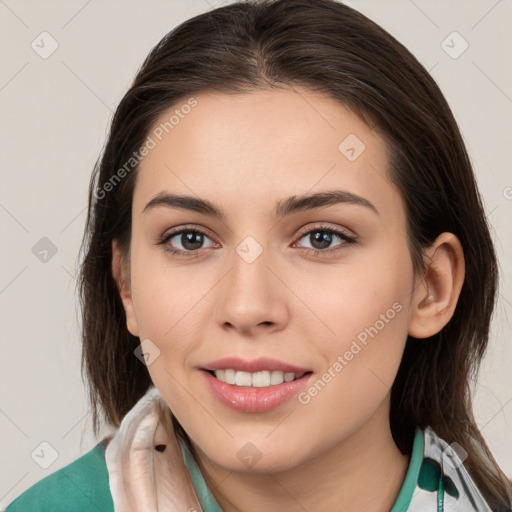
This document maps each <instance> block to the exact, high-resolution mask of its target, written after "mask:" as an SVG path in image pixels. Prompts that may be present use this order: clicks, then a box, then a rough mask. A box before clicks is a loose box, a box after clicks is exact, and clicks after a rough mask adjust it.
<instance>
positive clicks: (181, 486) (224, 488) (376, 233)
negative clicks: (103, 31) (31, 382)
mask: <svg viewBox="0 0 512 512" xmlns="http://www.w3.org/2000/svg"><path fill="white" fill-rule="evenodd" d="M82 248H83V261H82V266H81V274H80V292H81V300H82V308H83V309H82V310H83V347H84V351H83V364H84V368H85V370H86V372H87V374H88V376H89V379H90V389H91V403H92V405H93V408H94V426H95V432H96V433H97V432H98V425H99V416H100V413H103V414H104V417H105V419H106V421H107V423H108V424H110V425H112V426H114V427H115V431H114V432H113V434H112V436H109V437H108V438H106V439H104V440H103V441H102V442H101V443H99V444H98V445H97V446H96V447H95V448H94V449H93V450H91V451H90V452H89V453H87V454H86V455H84V456H83V457H81V458H80V459H78V460H77V461H75V462H73V463H72V464H71V465H69V466H67V467H65V468H63V469H61V470H59V471H57V472H56V473H55V474H54V475H50V477H48V478H47V479H45V481H42V482H39V483H38V484H36V486H34V487H33V488H31V489H29V490H28V491H27V492H26V493H24V495H22V496H21V497H20V498H18V499H17V500H15V501H14V502H13V504H11V506H10V507H8V509H7V510H8V512H15V511H18V510H27V509H28V508H23V507H29V506H34V503H35V502H37V501H39V502H46V505H44V506H42V505H41V507H43V508H39V510H50V509H51V510H57V509H58V508H59V507H61V508H62V509H63V510H64V509H65V508H66V507H68V509H69V506H71V505H72V506H73V507H74V508H73V510H82V509H83V510H86V509H88V510H90V509H92V508H93V507H96V509H98V510H114V509H115V510H116V511H132V510H145V511H151V510H188V511H193V510H204V511H219V510H223V511H224V512H231V511H251V512H253V511H260V510H287V511H294V510H309V511H313V510H315V511H316V510H319V511H320V510H322V511H323V510H337V511H354V510H372V511H388V510H392V512H398V511H405V510H411V511H427V510H428V511H430V510H433V511H434V510H457V511H464V512H466V511H483V510H486V511H487V510H493V511H497V510H503V511H504V510H512V508H511V503H512V491H511V484H510V482H509V481H508V480H507V478H506V476H505V475H504V474H503V472H502V471H501V470H500V468H499V466H498V464H497V463H496V461H495V460H494V458H493V456H492V454H491V453H490V451H489V449H488V447H487V445H486V443H485V440H484V438H483V437H482V434H481V433H480V431H479V429H478V427H477V425H476V422H475V419H474V417H473V412H472V404H471V395H470V380H471V377H472V376H473V375H474V374H475V373H476V371H477V369H478V366H479V363H480V361H481V358H482V356H483V354H484V352H485V349H486V347H487V343H488V338H489V323H490V319H491V315H492V311H493V308H494V302H495V295H496V287H497V279H498V276H497V262H496V256H495V252H494V248H493V245H492V241H491V237H490V234H489V229H488V225H487V222H486V218H485V214H484V210H483V207H482V202H481V199H480V196H479V193H478V190H477V187H476V184H475V179H474V175H473V171H472V168H471V164H470V161H469V159H468V155H467V152H466V149H465V147H464V144H463V140H462V138H461V135H460V132H459V130H458V127H457V124H456V122H455V120H454V117H453V115H452V113H451V111H450V108H449V106H448V105H447V103H446V100H445V99H444V97H443V95H442V93H441V92H440V90H439V88H438V86H437V85H436V84H435V82H434V80H433V79H432V78H431V77H430V76H429V74H428V73H427V72H426V70H425V69H424V68H423V67H422V66H421V64H420V63H419V62H418V61H417V59H416V58H415V57H413V56H412V54H411V53H410V52H409V51H408V50H406V49H405V48H404V47H403V46H402V45H401V44H400V43H399V42H397V41H396V40H395V39H394V38H393V37H392V36H391V35H389V34H388V33H387V32H385V31H384V30H383V29H382V28H380V27H379V26H377V25H376V24H375V23H373V22H372V21H371V20H369V19H368V18H366V17H365V16H363V15H362V14H360V13H358V12H357V11H355V10H353V9H351V8H350V7H347V6H345V5H342V4H341V3H337V2H334V1H331V0H319V1H315V2H308V1H306V0H276V1H259V2H254V3H243V4H242V3H238V4H234V5H229V6H226V7H223V8H219V9H216V10H214V11H211V12H208V13H205V14H202V15H200V16H196V17H195V18H193V19H191V20H188V21H186V22H184V23H183V24H181V25H180V26H178V27H177V28H175V29H174V30H172V31H171V32H170V33H169V34H168V35H167V36H165V37H164V38H163V39H162V41H160V43H159V44H158V45H157V46H156V47H155V48H154V49H153V50H152V51H151V53H150V54H149V56H148V57H147V59H146V60H145V62H144V64H143V66H142V68H141V69H140V71H139V73H138V74H137V77H136V78H135V80H134V83H133V84H132V86H131V87H130V89H129V91H128V92H127V93H126V94H125V96H124V98H123V99H122V100H121V102H120V104H119V106H118V108H117V110H116V113H115V116H114V119H113V121H112V126H111V130H110V134H109V137H108V140H107V143H106V146H105V149H104V152H103V155H102V156H101V159H100V160H99V161H98V164H97V166H96V168H95V172H94V174H93V176H92V179H91V184H90V193H89V212H88V219H87V228H86V233H85V236H84V241H83V247H82ZM52 477H53V479H52ZM66 480H67V484H66V483H65V482H66ZM69 481H72V482H74V485H73V486H71V485H70V483H69ZM44 507H47V508H44Z"/></svg>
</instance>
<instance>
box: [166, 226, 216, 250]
mask: <svg viewBox="0 0 512 512" xmlns="http://www.w3.org/2000/svg"><path fill="white" fill-rule="evenodd" d="M205 238H206V239H208V240H210V241H211V238H210V237H209V236H208V235H207V234H206V233H204V232H203V231H201V230H199V229H196V228H187V227H184V228H181V229H177V230H175V231H171V232H170V233H166V234H165V235H164V236H163V237H162V238H161V239H160V241H159V242H158V244H157V245H163V246H164V249H165V250H166V251H169V252H170V253H171V254H175V255H187V256H190V255H194V254H198V252H199V249H204V248H205V247H204V246H203V244H204V241H205ZM213 245H214V244H212V245H210V246H208V247H212V246H213Z"/></svg>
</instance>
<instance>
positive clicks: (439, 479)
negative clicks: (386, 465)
mask: <svg viewBox="0 0 512 512" xmlns="http://www.w3.org/2000/svg"><path fill="white" fill-rule="evenodd" d="M105 446H106V440H103V441H101V442H100V443H98V444H97V445H96V446H95V447H94V448H93V449H91V450H90V451H88V452H87V453H85V454H84V455H82V456H81V457H79V458H78V459H76V460H75V461H73V462H71V463H70V464H68V465H67V466H64V467H63V468H61V469H59V470H57V471H55V472H54V473H52V474H50V475H48V476H47V477H45V478H43V479H42V480H40V481H39V482H37V483H35V484H34V485H33V486H32V487H30V488H29V489H27V490H26V491H25V492H23V493H22V494H21V495H20V496H18V497H17V498H16V499H15V500H14V501H13V502H12V503H11V504H10V505H9V506H8V507H7V509H6V512H70V511H73V512H85V511H87V512H95V511H98V512H114V504H113V501H112V495H111V494H110V488H109V477H108V470H107V466H106V463H105ZM181 449H182V454H183V459H184V462H185V465H186V467H187V470H188V472H189V473H190V476H191V479H192V483H193V485H194V488H195V490H196V493H197V496H198V498H199V502H200V503H201V506H202V508H203V511H204V512H222V510H221V508H220V506H219V504H218V503H217V501H216V500H215V498H214V497H213V495H212V494H211V493H210V492H209V490H208V488H207V486H206V483H205V481H204V479H203V477H202V475H201V471H200V470H199V467H198V466H197V464H196V462H195V460H194V459H193V457H192V456H191V454H190V452H189V451H188V449H187V448H186V446H185V445H183V444H182V445H181ZM407 511H410V512H431V511H432V512H441V511H447V512H448V511H450V512H487V511H489V512H490V511H491V509H490V507H489V506H488V505H487V503H486V502H485V500H484V498H483V497H482V495H481V494H480V492H479V491H478V489H477V488H476V486H475V485H474V483H473V481H472V480H471V478H470V477H469V474H468V473H467V472H466V470H465V468H464V465H463V464H462V462H461V460H460V458H459V456H458V454H457V453H456V451H455V450H454V449H453V448H452V447H451V446H449V445H447V443H445V441H443V440H442V439H440V438H439V437H438V436H437V435H436V434H435V432H434V431H433V430H432V429H431V428H430V427H427V428H425V429H424V430H421V429H419V428H417V429H416V433H415V437H414V443H413V448H412V454H411V460H410V462H409V467H408V470H407V473H406V476H405V479H404V482H403V484H402V487H401V489H400V492H399V495H398V497H397V499H396V501H395V504H394V505H393V508H392V509H391V512H407Z"/></svg>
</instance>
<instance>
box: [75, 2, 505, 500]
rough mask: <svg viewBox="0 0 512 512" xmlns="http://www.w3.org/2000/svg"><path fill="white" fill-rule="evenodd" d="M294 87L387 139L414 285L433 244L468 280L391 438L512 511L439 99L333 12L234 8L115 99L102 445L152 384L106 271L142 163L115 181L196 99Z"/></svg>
mask: <svg viewBox="0 0 512 512" xmlns="http://www.w3.org/2000/svg"><path fill="white" fill-rule="evenodd" d="M295 85H297V86H302V87H305V88H308V89H309V90H312V91H316V92H320V93H324V94H326V95H328V96H330V97H332V98H334V99H336V100H338V101H339V102H340V103H342V104H344V105H346V106H347V107H349V108H351V109H352V110H353V111H354V112H355V113H357V114H358V115H359V116H360V117H361V118H362V119H364V120H365V121H366V122H367V123H368V124H369V125H370V126H374V127H376V129H377V130H378V131H379V133H380V134H381V135H382V137H383V138H384V140H385V141H386V144H387V147H388V149H389V154H390V162H389V164H390V165H389V169H390V175H391V176H390V177H391V181H392V182H393V183H394V184H395V185H396V186H397V187H398V189H399V190H400V192H401V194H402V197H403V198H404V201H405V204H406V210H407V222H408V226H407V227H408V242H409V248H410V252H411V258H412V261H413V263H414V269H415V271H416V272H425V268H426V264H425V263H424V260H423V251H424V250H425V248H427V247H429V245H431V244H432V243H433V241H434V240H435V239H436V237H437V236H438V235H439V234H440V233H442V232H445V231H448V232H451V233H454V234H455V235H456V236H457V237H458V238H459V240H460V242H461V244H462V247H463V250H464V255H465V263H466V275H465V280H464V284H463V287H462V290H461V293H460V297H459V300H458V303H457V307H456V309H455V312H454V314H453V317H452V318H451V320H450V321H449V322H448V324H447V325H446V326H445V327H444V328H443V329H442V330H441V331H440V332H439V333H437V334H436V335H434V336H432V337H431V338H429V339H427V340H422V341H421V342H418V341H417V340H414V339H412V338H410V337H409V338H408V340H407V343H406V348H405V352H404V354H403V358H402V361H401V365H400V368H399V370H398V374H397V377H396V380H395V381H394V384H393V386H392V390H391V411H390V424H391V431H392V434H393V438H394V440H395V442H396V444H397V446H398V447H399V449H400V450H401V451H402V452H403V453H409V454H410V451H411V446H412V438H413V435H414V427H415V426H416V425H417V426H419V427H420V428H424V427H425V426H427V425H430V426H431V427H432V428H433V429H434V430H435V431H436V433H437V434H438V435H439V436H440V437H441V438H442V439H444V440H445V441H446V442H448V443H451V442H453V441H457V442H458V443H459V444H460V445H461V446H462V447H464V448H465V450H466V451H467V452H468V458H467V459H466V461H465V463H464V465H465V467H466V468H467V470H468V472H469V473H470V475H471V477H472V478H473V479H474V481H475V483H476V485H477V486H478V487H479V489H480V490H481V492H482V494H483V495H484V497H485V498H486V500H487V501H488V502H489V504H490V505H491V506H492V507H493V510H494V509H496V510H512V509H511V508H510V504H511V501H512V498H511V496H512V491H511V484H510V482H509V481H508V480H507V479H506V477H505V475H504V474H503V472H502V471H501V470H500V468H499V466H498V464H497V463H496V461H495V460H494V458H493V456H492V454H491V453H490V451H489V449H488V447H487V445H486V443H485V440H484V438H483V436H482V434H481V433H480V431H479V429H478V426H477V424H476V421H475V418H474V416H473V412H472V401H471V388H470V382H471V381H472V380H474V379H475V377H476V374H477V371H478V368H479V365H480V362H481V359H482V357H483V355H484V353H485V350H486V347H487V343H488V339H489V325H490V321H491V317H492V314H493V310H494V304H495V298H496V293H497V286H498V269H497V260H496V255H495V251H494V248H493V243H492V240H491V236H490V232H489V227H488V225H487V220H486V216H485V213H484V209H483V206H482V202H481V198H480V195H479V192H478V190H477V186H476V183H475V178H474V175H473V170H472V166H471V163H470V160H469V158H468V155H467V152H466V148H465V146H464V143H463V140H462V137H461V134H460V132H459V129H458V126H457V123H456V121H455V119H454V117H453V114H452V112H451V110H450V108H449V106H448V104H447V102H446V100H445V98H444V97H443V95H442V93H441V91H440V89H439V87H438V86H437V84H436V83H435V81H434V80H433V79H432V77H431V76H430V75H429V74H428V72H427V71H426V70H425V69H424V68H423V66H422V65H421V64H420V63H419V62H418V60H417V59H416V58H415V57H414V56H413V55H412V54H411V53H410V52H409V51H408V50H407V49H406V48H405V47H404V46H403V45H402V44H400V43H399V42H398V41H397V40H396V39H395V38H394V37H392V36H391V35H390V34H389V33H387V32H386V31H385V30H383V29H382V28H381V27H379V26H378V25H377V24H375V23H374V22H372V21H371V20H370V19H368V18H367V17H365V16H364V15H362V14H360V13H359V12H357V11H356V10H354V9H351V8H350V7H348V6H346V5H343V4H341V3H338V2H336V1H334V0H315V1H308V0H261V1H258V2H245V3H235V4H231V5H228V6H225V7H222V8H218V9H215V10H213V11H210V12H206V13H204V14H201V15H199V16H196V17H194V18H192V19H189V20H187V21H185V22H184V23H182V24H181V25H179V26H178V27H176V28H174V29H173V30H172V31H171V32H169V33H168V34H167V35H166V36H165V37H164V38H163V39H162V40H161V41H160V42H159V43H158V44H157V45H156V46H155V47H154V48H153V50H152V51H151V52H150V54H149V55H148V56H147V58H146V60H145V61H144V63H143V65H142V67H141V68H140V70H139V71H138V73H137V76H136V77H135V79H134V82H133V84H132V85H131V87H130V88H129V90H128V92H127V93H126V94H125V96H124V97H123V98H122V100H121V102H120V104H119V106H118V108H117V110H116V112H115V114H114V117H113V120H112V123H111V127H110V133H109V136H108V139H107V142H106V145H105V147H104V149H103V152H102V155H101V157H100V159H99V160H98V162H97V163H96V165H95V168H94V172H93V174H92V176H91V181H90V188H89V210H88V215H87V223H86V230H85V233H84V239H83V242H82V247H81V250H80V252H81V254H82V253H83V261H82V262H81V265H80V276H79V283H78V286H79V291H80V304H81V307H82V321H83V326H82V327H83V330H82V341H83V355H82V371H84V370H85V372H86V374H87V376H88V378H89V386H90V390H89V393H90V397H89V398H90V401H91V404H92V410H93V424H94V432H95V433H96V434H97V433H98V425H99V413H100V412H102V413H103V415H104V418H105V420H106V421H107V423H108V424H110V425H114V426H119V424H120V422H121V420H122V418H123V417H124V415H125V414H126V413H127V412H128V411H129V410H130V409H131V408H132V407H133V406H134V404H135V403H136V401H137V400H138V399H139V398H140V397H141V396H142V395H143V394H144V393H145V392H146V391H147V389H148V387H149V386H150V385H152V381H151V379H150V376H149V373H148V371H147V368H146V367H145V365H144V364H141V362H140V361H139V360H138V359H137V357H135V356H134V349H135V348H136V347H137V346H138V345H139V342H140V341H139V339H138V338H137V337H134V336H132V335H131V334H130V333H129V331H128V330H127V327H126V317H125V313H124V309H123V305H122V302H121V299H120V296H119V292H118V289H117V287H116V283H115V281H114V279H113V276H112V272H111V264H112V241H113V240H114V239H115V240H117V241H118V243H119V247H120V248H121V251H122V253H123V254H124V255H125V258H126V261H128V263H129V248H130V238H131V207H132V198H133V191H134V186H135V181H136V176H137V166H136V165H135V166H134V167H133V170H131V171H130V172H127V173H123V177H122V179H120V178H119V177H120V173H119V172H118V171H119V169H121V168H122V167H123V165H125V163H126V162H127V161H129V159H130V157H132V156H133V154H134V152H135V151H137V150H138V149H139V148H140V147H141V146H142V145H143V144H144V141H145V139H146V138H147V136H148V133H149V131H150V129H151V128H152V127H153V125H154V123H155V121H156V120H157V119H158V118H159V117H160V115H161V114H162V113H163V112H164V111H166V110H167V109H169V108H170V107H171V106H173V105H177V104H179V103H180V102H182V101H183V102H185V101H186V99H187V98H189V97H190V96H191V95H193V94H199V93H201V92H210V91H216V92H222V93H228V94H229V93H233V92H250V91H254V90H257V89H263V88H276V87H280V86H288V87H293V86H295ZM125 169H126V167H125ZM124 174H126V176H124ZM108 183H110V186H108ZM173 421H175V431H176V434H177V435H178V436H179V437H180V438H181V439H182V440H183V441H184V442H186V443H187V446H188V447H189V449H191V451H192V453H194V451H193V448H192V445H191V443H190V440H189V438H188V436H187V434H186V432H185V431H184V430H183V428H182V427H181V425H179V423H178V422H177V421H176V420H175V418H174V419H173ZM500 507H501V508H500Z"/></svg>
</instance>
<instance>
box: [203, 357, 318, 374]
mask: <svg viewBox="0 0 512 512" xmlns="http://www.w3.org/2000/svg"><path fill="white" fill-rule="evenodd" d="M203 369H204V370H229V369H231V370H236V371H242V372H249V373H254V372H261V371H281V372H285V373H286V372H291V373H307V372H309V371H311V370H310V369H308V368H301V367H300V366H295V365H293V364H289V363H286V362H284V361H279V360H278V359H271V358H269V357H260V358H258V359H253V360H252V361H247V360H245V359H241V358H239V357H225V358H223V359H217V360H216V361H211V362H209V363H208V364H206V365H204V366H203Z"/></svg>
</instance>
